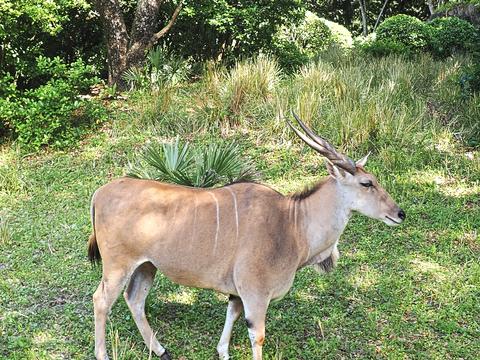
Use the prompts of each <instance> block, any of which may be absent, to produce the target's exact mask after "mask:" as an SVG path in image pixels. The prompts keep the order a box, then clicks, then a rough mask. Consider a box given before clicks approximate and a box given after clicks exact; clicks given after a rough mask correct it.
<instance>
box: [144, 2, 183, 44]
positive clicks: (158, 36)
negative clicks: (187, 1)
mask: <svg viewBox="0 0 480 360" xmlns="http://www.w3.org/2000/svg"><path fill="white" fill-rule="evenodd" d="M182 7H183V3H182V1H180V3H179V4H178V5H177V8H176V9H175V11H174V12H173V15H172V18H171V19H170V21H169V22H168V24H167V25H165V26H164V28H163V29H162V30H160V31H159V32H157V33H155V34H153V36H152V37H151V38H150V40H149V41H148V44H147V46H146V48H145V49H146V50H148V49H150V48H151V47H152V46H153V45H155V43H156V42H157V41H158V40H159V39H161V38H162V37H164V36H165V34H166V33H168V31H169V30H170V29H171V28H172V26H173V25H174V24H175V21H176V20H177V16H178V14H180V11H181V10H182Z"/></svg>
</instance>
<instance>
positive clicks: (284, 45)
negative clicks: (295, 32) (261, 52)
mask: <svg viewBox="0 0 480 360" xmlns="http://www.w3.org/2000/svg"><path fill="white" fill-rule="evenodd" d="M271 52H272V54H273V55H274V56H275V57H276V58H277V61H278V64H279V65H280V67H281V68H282V69H284V70H285V71H286V72H287V73H293V72H294V71H295V70H297V69H298V68H300V67H301V66H303V65H305V64H306V63H307V62H308V55H307V54H306V53H305V52H303V51H302V50H301V49H300V48H299V47H298V46H297V45H296V44H295V43H293V42H291V41H288V40H286V39H276V41H275V42H274V44H273V46H272V50H271Z"/></svg>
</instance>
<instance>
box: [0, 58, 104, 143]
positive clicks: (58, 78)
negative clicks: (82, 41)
mask: <svg viewBox="0 0 480 360" xmlns="http://www.w3.org/2000/svg"><path fill="white" fill-rule="evenodd" d="M32 71H34V72H35V73H36V77H37V78H44V79H46V80H45V83H44V84H42V85H40V86H39V87H36V88H33V89H28V90H23V91H21V90H18V89H17V88H16V86H15V82H14V81H13V78H12V77H11V76H10V75H9V74H6V75H4V76H3V77H2V78H1V80H0V83H2V90H1V92H2V94H1V95H2V98H1V99H0V123H1V124H2V125H0V131H1V130H3V133H6V132H7V131H8V132H11V133H13V135H14V137H15V138H16V139H17V141H18V142H19V143H20V144H21V145H22V146H24V147H26V148H30V149H39V148H40V147H41V146H43V145H52V146H54V147H64V146H68V145H71V144H72V143H73V142H74V141H75V140H77V139H78V138H79V136H80V135H81V134H82V133H83V132H84V130H85V129H86V128H88V127H89V126H90V125H92V123H93V122H94V121H95V120H97V119H100V118H101V117H102V116H103V115H104V110H103V107H101V106H100V105H99V104H97V103H95V102H93V101H89V100H87V99H84V98H81V97H80V96H79V95H80V94H82V93H85V92H87V91H88V90H89V88H90V86H91V85H93V84H95V83H97V82H98V81H99V79H98V78H97V77H96V76H95V75H94V74H95V71H94V68H93V67H92V66H87V65H85V64H84V63H83V61H82V60H77V61H75V62H73V63H71V64H68V65H67V64H65V63H64V62H63V61H61V60H60V58H58V57H57V58H53V59H49V58H46V57H43V56H40V57H38V58H37V62H36V67H35V69H33V70H32Z"/></svg>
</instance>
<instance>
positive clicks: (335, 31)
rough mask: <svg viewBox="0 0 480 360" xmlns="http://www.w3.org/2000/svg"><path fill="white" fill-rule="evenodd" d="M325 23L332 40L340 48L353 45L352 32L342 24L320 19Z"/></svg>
mask: <svg viewBox="0 0 480 360" xmlns="http://www.w3.org/2000/svg"><path fill="white" fill-rule="evenodd" d="M320 20H321V21H323V22H324V23H325V25H327V27H328V28H329V29H330V32H331V33H332V40H333V41H332V42H333V43H334V44H338V45H339V46H340V47H341V48H344V49H345V48H351V47H352V46H353V37H352V33H351V32H350V31H349V30H348V29H347V28H346V27H345V26H343V25H341V24H338V23H336V22H333V21H329V20H327V19H323V18H321V19H320Z"/></svg>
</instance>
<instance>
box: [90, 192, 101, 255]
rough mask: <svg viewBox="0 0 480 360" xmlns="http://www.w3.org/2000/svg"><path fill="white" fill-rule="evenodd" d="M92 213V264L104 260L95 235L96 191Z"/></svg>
mask: <svg viewBox="0 0 480 360" xmlns="http://www.w3.org/2000/svg"><path fill="white" fill-rule="evenodd" d="M90 215H91V218H92V235H90V238H89V239H88V259H89V260H90V262H91V263H92V264H96V263H99V262H100V260H102V257H101V255H100V250H99V248H98V244H97V236H96V235H95V193H94V194H93V197H92V205H91V207H90Z"/></svg>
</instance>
